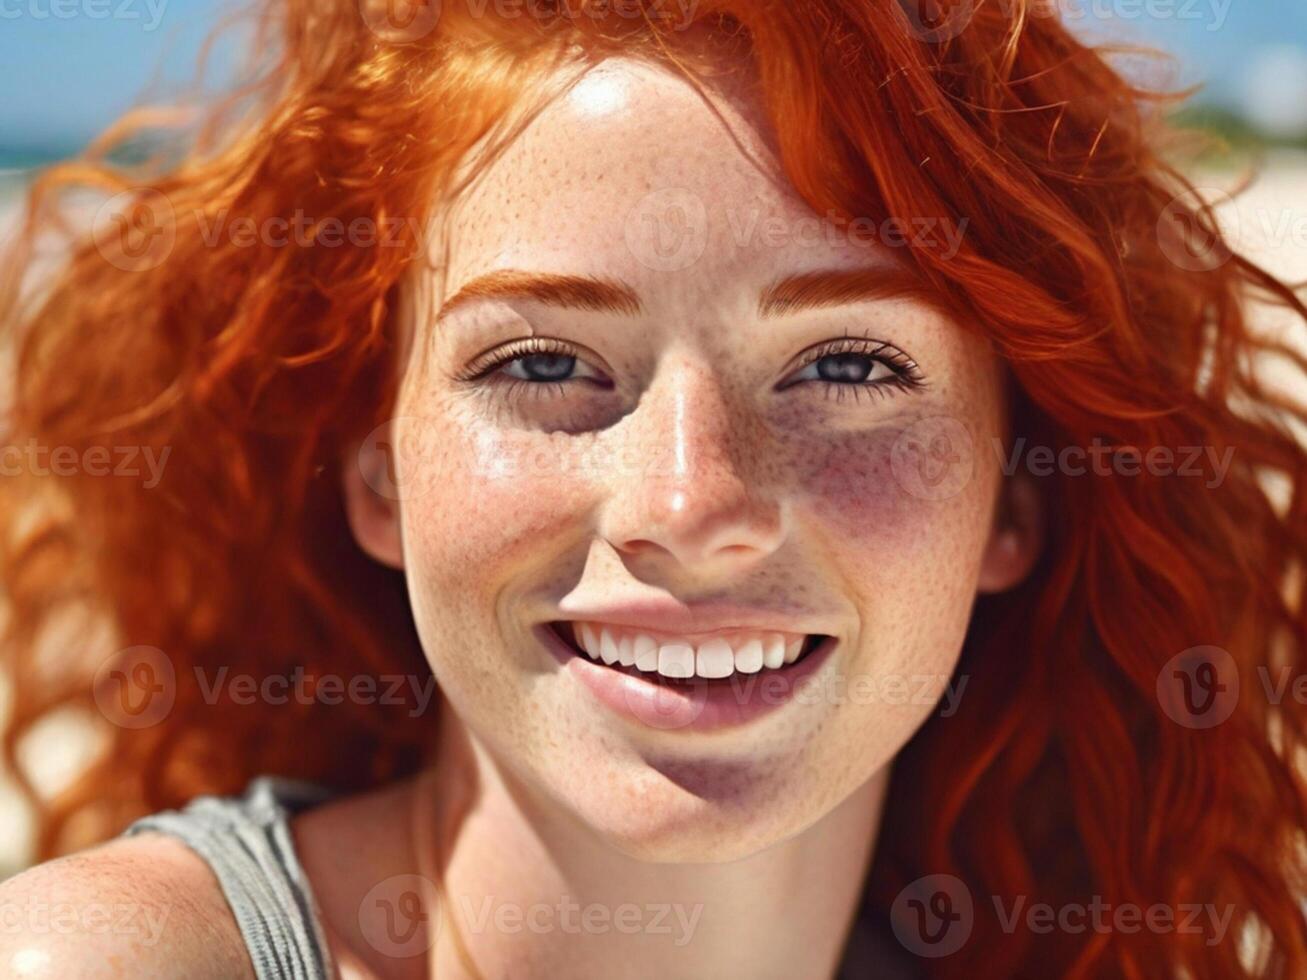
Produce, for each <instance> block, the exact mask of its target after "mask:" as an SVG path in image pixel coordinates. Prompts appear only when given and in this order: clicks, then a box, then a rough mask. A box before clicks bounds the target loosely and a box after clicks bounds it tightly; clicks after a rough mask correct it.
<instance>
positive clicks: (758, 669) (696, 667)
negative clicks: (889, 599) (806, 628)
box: [548, 620, 833, 687]
mask: <svg viewBox="0 0 1307 980" xmlns="http://www.w3.org/2000/svg"><path fill="white" fill-rule="evenodd" d="M548 627H549V629H550V630H552V631H553V632H554V634H555V635H556V636H557V637H558V638H559V639H560V640H562V641H563V643H564V644H566V645H567V646H568V647H570V648H571V650H572V652H573V653H575V654H576V655H577V656H578V657H584V658H586V659H587V660H591V661H593V662H594V663H596V664H598V665H600V666H603V667H607V668H609V669H611V670H613V671H616V672H618V673H623V674H627V675H628V676H631V677H638V678H640V679H641V680H645V681H649V682H653V683H656V684H665V685H668V686H672V687H676V686H688V685H692V684H693V685H698V684H702V683H704V682H709V683H711V682H714V681H718V682H729V681H730V680H731V679H732V678H738V677H740V676H742V675H750V674H756V675H758V676H760V677H763V676H767V675H770V674H776V675H783V674H786V673H787V672H788V671H790V670H791V669H792V668H794V667H795V666H797V665H798V664H800V663H801V662H803V660H804V659H806V658H807V657H808V656H809V655H810V654H811V653H812V652H813V651H814V650H816V649H817V648H818V647H820V646H821V645H822V643H823V642H824V641H826V640H831V639H833V637H829V636H827V635H825V634H822V633H809V634H806V635H805V634H786V633H779V632H775V631H770V630H741V631H739V632H738V633H735V634H732V635H730V636H729V637H726V636H720V635H719V636H714V637H710V638H707V639H699V640H693V639H690V638H678V637H672V636H655V635H654V634H652V633H647V632H644V631H641V630H631V629H627V628H625V627H616V626H612V625H609V624H605V623H597V622H577V621H573V620H555V621H553V622H550V623H549V624H548Z"/></svg>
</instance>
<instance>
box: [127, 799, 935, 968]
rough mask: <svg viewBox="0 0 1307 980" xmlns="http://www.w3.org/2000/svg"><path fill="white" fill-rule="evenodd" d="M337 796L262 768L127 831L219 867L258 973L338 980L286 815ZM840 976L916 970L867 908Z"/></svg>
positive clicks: (854, 930)
mask: <svg viewBox="0 0 1307 980" xmlns="http://www.w3.org/2000/svg"><path fill="white" fill-rule="evenodd" d="M329 799H331V793H330V792H329V791H328V790H326V789H325V788H324V787H321V786H317V785H315V784H313V783H305V782H301V781H298V780H292V779H285V778H282V777H279V776H261V777H259V778H258V779H255V780H253V781H252V782H251V783H250V784H249V786H248V788H247V789H246V791H245V794H244V795H243V796H239V797H236V796H232V797H217V796H201V797H197V798H196V799H194V800H192V801H191V802H190V803H189V804H187V805H186V806H185V807H184V808H183V809H181V810H165V811H163V812H161V813H155V814H152V815H150V816H148V817H142V818H141V819H140V820H137V821H136V822H135V823H133V824H132V825H131V826H129V827H128V828H127V829H126V830H125V831H123V835H124V836H127V835H130V834H137V833H142V832H144V831H158V832H161V833H165V834H170V835H172V836H174V837H178V838H180V839H181V840H182V841H184V842H185V843H186V844H188V845H189V846H190V847H191V849H192V850H193V851H195V852H196V853H197V854H199V855H200V857H202V858H204V860H205V861H207V862H208V863H209V866H210V867H211V868H212V869H213V873H214V874H215V875H216V876H217V878H218V881H219V883H220V884H221V885H222V892H223V894H224V895H225V896H226V897H227V904H228V905H230V906H231V910H232V913H233V914H234V915H235V917H236V924H237V925H238V926H239V927H240V931H241V936H242V937H244V939H245V946H246V948H247V949H248V950H249V955H250V959H251V961H253V963H254V974H255V976H256V977H257V978H258V980H332V978H334V976H335V966H334V965H333V964H332V962H331V954H330V952H329V951H328V949H327V944H326V941H325V939H324V937H323V934H322V926H321V921H320V918H319V912H318V908H317V904H316V902H315V901H314V899H313V893H312V891H311V889H310V886H309V882H308V879H307V877H306V876H305V874H304V869H303V868H302V867H301V866H300V863H299V860H298V858H296V856H295V848H294V843H293V841H292V839H291V835H290V822H289V818H290V817H291V816H293V815H294V814H296V813H298V812H299V811H300V810H303V809H307V808H308V807H310V806H315V805H317V804H319V803H325V802H326V801H327V800H329ZM859 912H860V913H861V914H860V915H859V916H858V918H857V920H856V921H855V922H854V924H853V928H852V930H851V933H852V934H851V935H850V937H849V941H848V944H847V946H846V948H845V950H844V956H843V961H842V963H841V964H840V969H839V972H838V973H837V980H870V978H873V977H874V978H876V980H913V978H916V977H918V976H919V975H920V973H919V970H918V968H917V964H916V963H915V962H914V960H913V958H912V957H911V956H909V955H907V954H906V952H905V951H904V949H903V947H902V946H901V945H899V944H898V942H897V941H896V940H895V939H894V937H893V935H892V934H891V933H890V932H889V930H888V929H887V928H885V927H884V925H883V924H882V923H881V922H880V919H879V917H878V916H877V915H875V914H874V913H872V912H871V911H870V909H869V908H867V907H863V908H862V909H860V910H859Z"/></svg>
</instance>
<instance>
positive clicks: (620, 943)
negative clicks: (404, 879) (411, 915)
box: [427, 711, 888, 977]
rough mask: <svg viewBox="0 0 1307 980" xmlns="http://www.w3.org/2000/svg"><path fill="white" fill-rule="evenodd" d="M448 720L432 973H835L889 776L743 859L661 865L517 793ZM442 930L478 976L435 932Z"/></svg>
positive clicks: (436, 810)
mask: <svg viewBox="0 0 1307 980" xmlns="http://www.w3.org/2000/svg"><path fill="white" fill-rule="evenodd" d="M452 716H453V712H452V711H447V712H443V713H442V718H443V719H451V718H452ZM441 727H442V732H441V736H440V741H439V745H440V746H441V748H440V754H439V758H438V760H437V773H438V778H436V779H433V780H431V781H430V785H431V786H432V788H433V790H434V792H433V793H432V794H431V795H432V797H433V798H432V799H431V800H430V801H428V802H429V806H430V807H431V809H430V810H429V811H427V812H428V819H429V820H430V821H431V822H432V826H434V827H437V828H439V827H448V828H451V831H450V832H449V833H448V834H442V833H441V832H440V831H439V830H437V831H434V834H435V839H436V841H437V848H438V851H437V853H438V855H439V857H438V858H435V859H434V860H437V861H438V862H439V866H440V867H441V868H442V869H443V879H444V886H445V890H446V895H445V905H446V907H445V910H444V914H443V916H442V919H443V922H442V926H441V928H442V932H441V933H440V934H439V937H438V940H437V942H436V949H435V953H436V956H435V958H434V960H433V964H432V966H433V968H434V975H438V976H441V977H451V976H455V977H473V976H475V975H476V974H478V973H479V974H480V976H482V977H492V976H518V975H531V976H552V975H555V974H558V975H564V976H604V975H607V974H609V973H611V972H612V965H613V964H614V963H621V964H624V965H625V966H624V972H623V975H624V976H632V977H634V976H649V977H678V976H679V977H690V976H696V977H697V976H832V975H833V974H834V973H835V971H836V969H837V968H838V966H839V963H840V960H841V957H842V954H843V949H844V945H845V941H846V939H847V937H848V933H849V929H850V926H851V924H852V922H853V918H854V915H855V913H856V910H857V906H858V902H859V899H860V898H861V894H862V887H863V882H864V879H865V876H866V873H867V869H868V866H869V863H870V859H871V853H872V847H873V844H874V841H875V836H876V831H877V829H878V826H879V820H880V812H881V806H882V804H883V801H884V796H885V790H886V786H887V781H888V768H886V769H885V770H882V771H881V772H880V773H877V774H876V776H874V777H872V778H871V779H870V780H868V781H867V782H866V783H864V784H863V785H862V786H860V787H859V788H858V789H857V790H856V791H854V793H853V794H851V795H850V796H849V797H848V798H846V799H845V800H844V801H843V802H841V803H840V804H838V805H837V806H836V807H835V808H834V809H832V810H831V811H829V812H828V813H827V814H825V815H824V816H823V817H822V818H821V819H820V820H818V821H817V822H816V823H814V824H812V825H811V826H809V827H807V828H806V829H804V830H802V831H800V832H799V833H797V834H794V835H792V836H790V837H789V838H788V839H785V840H783V841H780V842H778V843H775V844H773V845H771V846H769V847H766V848H764V849H763V850H760V851H758V852H756V853H754V854H752V855H749V856H747V857H744V858H741V859H739V860H734V861H728V862H721V863H658V862H653V861H647V860H641V859H638V858H634V857H631V856H630V855H628V854H626V853H624V852H623V851H621V850H619V849H618V848H617V847H616V846H614V845H613V844H612V843H611V842H610V841H608V840H606V839H604V838H603V837H602V836H601V835H599V834H598V833H597V832H596V831H595V830H594V829H593V828H591V827H588V826H586V825H584V824H583V823H582V822H581V821H580V820H578V819H577V818H576V817H575V815H573V814H571V813H570V812H565V811H563V810H562V809H561V808H560V807H558V806H557V804H556V803H555V802H553V801H552V800H549V799H545V798H544V797H543V795H542V794H539V793H536V792H534V791H533V790H531V789H530V788H529V787H526V786H524V785H522V784H521V783H520V782H519V781H517V780H515V779H514V777H513V776H512V775H511V774H509V773H507V772H506V771H505V770H504V769H503V768H502V767H501V766H499V765H498V763H497V762H496V761H495V759H494V758H493V756H492V755H491V753H489V752H488V751H487V750H486V749H485V747H484V746H483V745H481V744H480V743H479V742H477V741H476V740H475V739H474V738H472V737H471V736H470V735H469V734H468V733H467V732H466V731H465V730H462V728H461V725H460V724H459V723H458V722H457V720H456V719H454V720H451V721H450V722H449V723H448V724H442V726H441ZM451 786H462V787H466V788H467V789H465V790H464V791H463V792H461V793H460V792H448V791H447V790H448V788H449V787H451ZM637 805H638V804H637ZM451 807H452V808H456V809H458V811H459V812H458V813H457V814H451V812H450V808H451ZM427 873H428V874H429V875H434V873H435V869H434V868H431V869H429V870H428V872H427ZM451 925H452V926H453V927H454V928H456V929H457V930H458V933H459V936H460V937H461V939H462V944H463V945H464V947H465V949H466V951H467V953H468V954H469V956H470V958H471V960H472V961H473V963H474V964H475V970H470V969H468V968H467V966H466V965H465V964H464V963H463V961H462V960H461V958H460V956H459V955H458V953H457V945H458V944H457V942H455V941H453V939H452V937H451V936H449V935H448V934H447V932H446V931H444V930H448V929H449V928H450V927H451ZM796 937H802V941H801V942H796V941H795V940H796Z"/></svg>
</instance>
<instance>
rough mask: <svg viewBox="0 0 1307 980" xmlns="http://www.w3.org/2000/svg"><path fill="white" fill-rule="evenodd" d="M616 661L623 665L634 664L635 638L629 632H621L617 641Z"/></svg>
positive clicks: (631, 665) (629, 665)
mask: <svg viewBox="0 0 1307 980" xmlns="http://www.w3.org/2000/svg"><path fill="white" fill-rule="evenodd" d="M617 650H618V654H619V655H618V657H617V662H618V663H619V664H621V665H622V666H623V667H633V666H635V638H634V637H632V636H631V634H630V633H623V634H622V636H621V639H619V640H618V641H617Z"/></svg>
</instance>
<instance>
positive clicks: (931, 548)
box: [798, 422, 994, 633]
mask: <svg viewBox="0 0 1307 980" xmlns="http://www.w3.org/2000/svg"><path fill="white" fill-rule="evenodd" d="M940 431H941V430H940V429H939V427H938V426H937V425H935V424H934V423H928V424H925V425H923V424H922V423H919V422H914V423H911V424H907V425H894V426H889V427H885V428H879V429H876V430H871V431H866V432H858V433H843V434H839V435H837V436H830V437H823V438H820V439H813V440H810V441H809V443H808V448H807V453H808V455H807V457H806V463H805V464H804V465H803V466H802V467H801V468H800V469H799V470H798V472H799V473H800V474H801V479H800V484H799V486H800V494H801V500H802V505H801V506H802V511H803V512H804V513H805V514H806V515H807V518H808V520H810V521H811V522H813V524H814V526H815V529H816V530H817V532H818V533H819V534H820V536H821V538H822V540H823V541H824V542H825V544H826V546H827V547H828V548H829V549H830V552H831V553H832V554H833V555H834V556H836V559H837V563H838V565H839V567H841V568H842V569H844V570H845V574H846V576H847V578H848V585H849V587H850V588H852V589H853V590H854V591H856V592H857V593H858V594H859V595H860V596H861V601H862V602H863V603H864V606H865V608H868V609H870V610H873V611H874V615H875V617H876V619H877V620H878V621H879V622H881V623H882V624H887V623H888V621H890V620H901V621H900V622H899V623H898V626H900V627H902V628H903V629H908V630H911V631H912V632H914V633H915V629H914V628H913V625H912V624H913V622H914V620H915V619H916V618H917V617H919V616H922V615H926V614H929V615H930V616H932V617H939V619H940V620H948V621H953V620H955V619H956V620H958V621H959V622H960V621H964V620H965V618H966V611H967V610H968V609H969V608H970V604H971V600H972V598H973V597H974V594H975V581H976V576H977V575H978V573H979V566H980V561H981V557H982V554H983V550H984V547H985V543H986V541H987V539H988V536H989V533H990V527H991V520H990V511H991V507H992V499H993V493H994V481H993V478H992V477H993V475H992V474H991V473H990V472H989V470H990V468H989V467H987V466H985V465H984V461H983V460H981V459H980V458H979V457H978V456H976V455H975V454H974V453H971V452H970V451H969V450H967V448H966V447H967V444H968V442H969V440H971V439H972V437H971V435H970V434H969V433H967V434H966V436H965V438H964V437H963V436H961V435H959V434H958V433H957V432H953V433H951V441H950V445H952V446H956V447H957V451H956V452H954V451H951V450H950V451H945V450H944V449H943V448H942V447H943V444H942V443H941V442H940ZM952 612H956V616H954V615H951V613H952ZM937 621H939V620H937Z"/></svg>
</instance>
